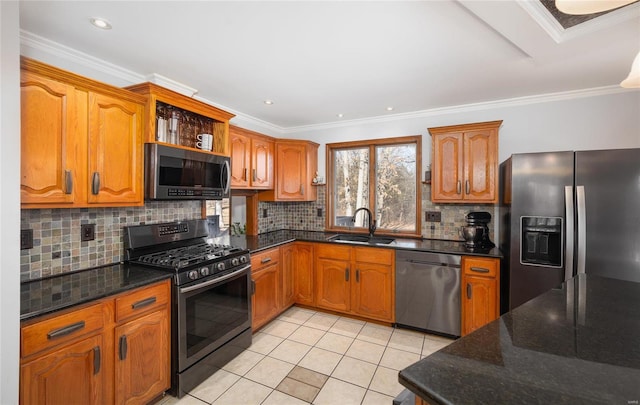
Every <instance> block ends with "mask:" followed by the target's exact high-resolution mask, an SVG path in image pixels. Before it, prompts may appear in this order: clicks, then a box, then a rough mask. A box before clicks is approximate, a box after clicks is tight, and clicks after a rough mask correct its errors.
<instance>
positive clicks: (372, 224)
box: [351, 207, 377, 238]
mask: <svg viewBox="0 0 640 405" xmlns="http://www.w3.org/2000/svg"><path fill="white" fill-rule="evenodd" d="M360 211H367V214H369V237H370V238H373V233H374V232H375V231H376V228H377V226H376V220H375V219H373V214H372V213H371V211H370V210H369V208H365V207H360V208H358V209H357V210H356V212H354V213H353V217H351V222H354V223H355V222H356V214H357V213H358V212H360Z"/></svg>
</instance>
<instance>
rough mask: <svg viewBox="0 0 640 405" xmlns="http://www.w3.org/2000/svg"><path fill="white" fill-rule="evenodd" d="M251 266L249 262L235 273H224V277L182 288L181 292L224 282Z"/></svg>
mask: <svg viewBox="0 0 640 405" xmlns="http://www.w3.org/2000/svg"><path fill="white" fill-rule="evenodd" d="M250 268H251V265H250V264H248V265H246V266H244V267H242V268H240V269H238V270H236V271H234V272H233V273H229V274H227V275H224V276H222V277H219V278H214V279H213V280H209V281H207V282H204V283H201V284H196V285H192V286H190V287H184V288H181V289H180V294H184V293H188V292H190V291H194V290H199V289H201V288H204V287H208V286H210V285H212V284H218V283H221V282H223V281H225V280H228V279H230V278H233V277H235V276H237V275H238V274H240V273H242V272H244V271H246V270H247V269H250Z"/></svg>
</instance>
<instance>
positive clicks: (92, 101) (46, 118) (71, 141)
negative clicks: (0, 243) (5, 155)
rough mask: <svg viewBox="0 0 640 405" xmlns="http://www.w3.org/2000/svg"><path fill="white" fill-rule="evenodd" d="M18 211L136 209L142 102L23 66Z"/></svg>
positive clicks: (34, 65)
mask: <svg viewBox="0 0 640 405" xmlns="http://www.w3.org/2000/svg"><path fill="white" fill-rule="evenodd" d="M21 68H22V71H21V81H20V84H21V100H20V104H21V137H20V140H21V154H20V159H21V173H20V196H21V203H22V208H72V207H89V206H92V207H96V206H104V207H109V206H136V205H142V204H143V203H144V195H143V170H144V167H143V152H142V132H143V116H142V115H143V112H144V105H145V102H146V99H145V97H143V96H140V95H138V94H134V93H131V92H129V91H127V90H123V89H119V88H115V87H112V86H109V85H106V84H102V83H99V82H96V81H93V80H90V79H87V78H84V77H82V76H78V75H76V74H73V73H70V72H67V71H64V70H61V69H58V68H55V67H52V66H49V65H45V64H43V63H40V62H36V61H33V60H31V59H27V58H22V59H21Z"/></svg>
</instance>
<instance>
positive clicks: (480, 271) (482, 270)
mask: <svg viewBox="0 0 640 405" xmlns="http://www.w3.org/2000/svg"><path fill="white" fill-rule="evenodd" d="M471 271H475V272H476V273H488V272H489V269H485V268H484V267H472V268H471Z"/></svg>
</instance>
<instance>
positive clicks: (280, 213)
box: [258, 185, 494, 240]
mask: <svg viewBox="0 0 640 405" xmlns="http://www.w3.org/2000/svg"><path fill="white" fill-rule="evenodd" d="M325 195H326V194H325V187H324V186H318V199H317V201H312V202H297V203H293V202H290V203H277V202H275V203H274V202H263V201H261V202H260V203H259V205H258V212H259V213H260V214H262V213H263V211H264V209H266V210H267V218H263V217H262V216H260V218H259V219H258V233H265V232H271V231H277V230H279V229H295V230H304V231H322V230H324V224H325V208H326V207H325V198H326V197H325ZM318 208H321V209H322V217H318V215H317V214H318ZM424 211H439V212H440V213H441V216H442V221H441V222H438V223H433V222H426V221H425V220H424ZM470 211H487V212H489V213H490V214H491V215H492V216H494V207H493V205H490V204H485V205H474V204H434V203H432V202H431V186H430V185H423V186H422V213H421V218H422V236H423V237H425V238H429V239H449V240H462V237H461V236H460V234H459V231H460V227H461V226H464V225H466V223H465V215H466V214H467V213H468V212H470ZM489 229H490V233H489V237H490V238H491V240H494V224H493V221H492V223H491V224H489Z"/></svg>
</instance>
